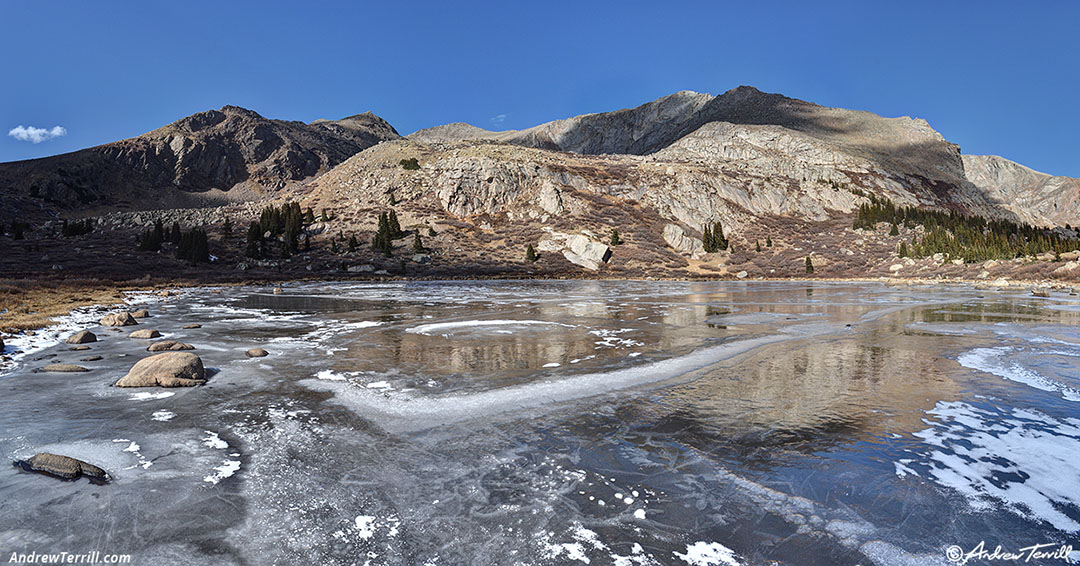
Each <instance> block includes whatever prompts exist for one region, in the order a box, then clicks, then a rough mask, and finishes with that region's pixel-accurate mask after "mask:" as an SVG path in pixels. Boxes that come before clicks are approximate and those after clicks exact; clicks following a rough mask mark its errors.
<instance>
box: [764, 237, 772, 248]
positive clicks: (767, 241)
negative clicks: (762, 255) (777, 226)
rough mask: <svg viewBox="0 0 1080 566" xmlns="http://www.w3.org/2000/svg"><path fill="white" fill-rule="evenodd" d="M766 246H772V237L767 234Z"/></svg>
mask: <svg viewBox="0 0 1080 566" xmlns="http://www.w3.org/2000/svg"><path fill="white" fill-rule="evenodd" d="M765 247H767V248H771V247H772V238H771V237H769V236H765Z"/></svg>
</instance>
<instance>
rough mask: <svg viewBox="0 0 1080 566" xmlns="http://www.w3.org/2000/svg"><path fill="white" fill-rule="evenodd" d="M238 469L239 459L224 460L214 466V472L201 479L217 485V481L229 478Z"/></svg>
mask: <svg viewBox="0 0 1080 566" xmlns="http://www.w3.org/2000/svg"><path fill="white" fill-rule="evenodd" d="M239 471H240V461H239V460H225V461H224V462H222V463H221V465H220V466H217V467H215V468H214V473H213V474H211V475H209V476H206V477H205V478H203V481H204V482H206V483H209V484H213V485H217V484H218V482H220V481H221V480H223V479H225V478H230V477H232V476H233V475H234V474H236V472H239Z"/></svg>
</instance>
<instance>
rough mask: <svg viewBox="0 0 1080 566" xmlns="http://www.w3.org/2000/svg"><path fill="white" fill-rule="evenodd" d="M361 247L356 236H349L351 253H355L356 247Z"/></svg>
mask: <svg viewBox="0 0 1080 566" xmlns="http://www.w3.org/2000/svg"><path fill="white" fill-rule="evenodd" d="M359 245H360V243H359V242H357V241H356V236H353V235H351V234H350V235H349V253H353V252H355V251H356V247H357V246H359Z"/></svg>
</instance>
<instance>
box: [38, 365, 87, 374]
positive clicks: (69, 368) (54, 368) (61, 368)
mask: <svg viewBox="0 0 1080 566" xmlns="http://www.w3.org/2000/svg"><path fill="white" fill-rule="evenodd" d="M41 371H48V372H60V373H75V372H84V371H90V370H88V369H86V368H84V367H82V366H77V365H74V364H49V365H47V366H45V367H43V368H41Z"/></svg>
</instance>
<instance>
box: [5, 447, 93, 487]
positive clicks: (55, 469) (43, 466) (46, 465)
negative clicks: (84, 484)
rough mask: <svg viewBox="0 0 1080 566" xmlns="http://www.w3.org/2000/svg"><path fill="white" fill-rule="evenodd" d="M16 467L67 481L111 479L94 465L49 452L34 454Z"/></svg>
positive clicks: (20, 461)
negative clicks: (84, 477)
mask: <svg viewBox="0 0 1080 566" xmlns="http://www.w3.org/2000/svg"><path fill="white" fill-rule="evenodd" d="M15 465H17V466H19V467H21V468H22V469H24V470H26V471H28V472H38V473H42V474H46V475H50V476H53V477H57V478H60V479H65V480H76V479H79V478H80V477H82V476H86V477H87V478H90V479H91V480H92V481H93V480H97V481H102V482H103V481H108V479H109V474H108V473H106V472H105V470H102V469H101V468H99V467H97V466H95V465H93V464H87V463H86V462H83V461H82V460H76V459H75V458H72V457H70V456H60V455H59V454H49V453H48V452H42V453H39V454H34V455H33V456H31V457H30V458H29V459H27V460H19V461H17V462H15Z"/></svg>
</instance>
